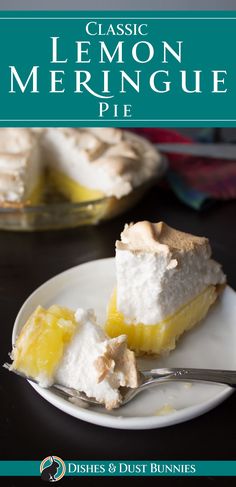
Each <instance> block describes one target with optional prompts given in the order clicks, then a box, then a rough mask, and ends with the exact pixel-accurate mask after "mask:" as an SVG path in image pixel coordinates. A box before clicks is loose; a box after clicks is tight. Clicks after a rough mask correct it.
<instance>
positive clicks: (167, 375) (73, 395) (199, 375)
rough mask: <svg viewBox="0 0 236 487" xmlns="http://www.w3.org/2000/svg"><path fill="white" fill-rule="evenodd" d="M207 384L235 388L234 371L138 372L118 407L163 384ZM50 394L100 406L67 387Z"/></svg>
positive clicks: (55, 388)
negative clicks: (135, 383) (138, 374)
mask: <svg viewBox="0 0 236 487" xmlns="http://www.w3.org/2000/svg"><path fill="white" fill-rule="evenodd" d="M3 367H4V368H5V369H7V370H9V371H10V372H14V373H15V374H17V375H19V376H20V377H23V378H24V379H27V380H29V381H31V382H34V383H36V384H38V385H39V383H38V382H37V381H36V380H35V379H34V378H33V377H29V376H26V375H25V374H23V373H22V372H19V371H18V370H14V369H11V365H10V364H8V363H5V364H3ZM173 381H174V382H179V381H183V382H209V383H219V384H223V385H228V386H230V387H232V388H236V371H234V370H220V369H192V368H176V367H171V368H162V369H152V370H144V371H142V372H140V384H139V386H138V387H136V388H134V389H131V388H127V387H122V388H120V391H121V395H122V401H121V403H120V406H124V405H125V404H127V403H128V402H130V401H131V400H132V399H133V398H134V397H135V396H136V395H137V394H139V393H140V392H142V391H144V390H146V389H149V388H151V387H155V386H156V385H158V384H162V383H163V382H173ZM47 389H48V390H49V391H51V392H55V393H56V394H59V395H60V396H61V397H63V398H64V399H67V400H71V399H75V400H76V399H78V400H82V401H85V402H86V403H87V404H93V405H94V404H95V405H96V406H102V405H101V404H100V403H99V402H98V401H97V400H96V399H94V398H90V397H87V396H86V394H85V393H84V392H80V391H77V390H76V389H72V388H69V387H65V386H63V385H61V384H53V385H52V386H50V387H48V388H47Z"/></svg>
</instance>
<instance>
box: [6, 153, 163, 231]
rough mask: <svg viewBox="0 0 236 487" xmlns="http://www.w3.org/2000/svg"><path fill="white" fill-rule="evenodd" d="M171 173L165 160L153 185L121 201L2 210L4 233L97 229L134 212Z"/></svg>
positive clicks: (55, 203)
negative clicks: (78, 227)
mask: <svg viewBox="0 0 236 487" xmlns="http://www.w3.org/2000/svg"><path fill="white" fill-rule="evenodd" d="M166 169H167V160H166V158H165V157H162V159H161V164H160V166H159V168H158V172H157V174H155V175H154V176H153V177H152V178H151V179H150V180H149V181H146V182H145V183H144V184H142V185H140V186H138V187H137V188H135V189H134V190H133V191H132V192H131V193H129V194H128V195H126V196H123V197H122V198H120V199H118V198H116V197H114V196H112V197H107V196H105V197H102V198H98V199H96V200H92V201H83V202H79V203H72V202H70V201H65V200H58V201H53V199H52V201H50V198H49V199H48V202H45V203H43V204H40V205H35V206H29V205H27V206H22V207H13V206H10V207H7V206H6V207H2V208H0V229H2V230H16V231H19V230H20V231H34V230H53V229H62V228H72V227H77V226H81V225H94V224H98V223H99V222H101V221H104V220H108V219H111V218H113V217H115V216H117V215H120V214H122V213H124V212H125V211H127V210H128V209H130V208H132V207H133V206H134V205H136V203H138V202H139V201H140V200H141V199H142V197H143V196H144V195H145V193H146V192H147V191H148V190H149V189H150V188H151V187H152V186H154V185H155V184H156V183H157V181H158V180H159V179H161V178H162V176H163V175H164V173H165V172H166Z"/></svg>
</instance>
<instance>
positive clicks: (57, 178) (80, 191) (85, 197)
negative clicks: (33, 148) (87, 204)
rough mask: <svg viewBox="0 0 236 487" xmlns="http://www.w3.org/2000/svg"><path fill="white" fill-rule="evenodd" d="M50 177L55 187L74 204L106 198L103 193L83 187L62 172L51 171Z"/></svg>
mask: <svg viewBox="0 0 236 487" xmlns="http://www.w3.org/2000/svg"><path fill="white" fill-rule="evenodd" d="M49 177H50V180H51V182H52V184H53V186H54V187H55V188H56V189H57V190H58V191H59V192H60V193H61V194H63V195H64V196H65V197H66V198H68V199H69V200H70V201H72V202H73V203H76V202H78V203H79V202H83V201H93V200H97V199H99V198H103V197H104V196H105V195H104V193H103V192H102V191H100V190H97V189H91V188H88V187H87V186H82V185H81V184H80V183H78V182H77V181H75V180H73V179H71V178H70V177H68V176H66V175H65V174H63V173H62V172H60V171H57V170H50V172H49Z"/></svg>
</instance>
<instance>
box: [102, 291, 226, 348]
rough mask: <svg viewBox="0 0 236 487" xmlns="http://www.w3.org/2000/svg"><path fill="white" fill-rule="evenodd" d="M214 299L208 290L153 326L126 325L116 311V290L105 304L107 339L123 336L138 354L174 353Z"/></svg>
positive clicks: (121, 315)
mask: <svg viewBox="0 0 236 487" xmlns="http://www.w3.org/2000/svg"><path fill="white" fill-rule="evenodd" d="M216 297H217V291H216V287H215V286H213V285H211V286H209V287H207V288H206V289H205V290H204V291H203V292H201V293H200V294H199V295H198V296H196V297H195V298H194V299H192V300H191V301H189V302H188V303H187V304H185V305H184V306H182V307H181V308H179V309H178V310H177V311H176V312H175V313H174V314H172V315H170V316H168V317H167V318H165V319H164V320H163V321H161V322H159V323H157V324H154V325H145V324H143V323H138V324H132V323H131V324H129V323H127V322H126V321H125V318H124V315H123V314H122V313H120V312H119V311H118V310H117V306H116V291H114V293H113V295H112V297H111V300H110V303H109V305H108V315H107V321H106V325H105V331H106V333H107V334H108V335H109V336H110V337H112V338H113V337H116V336H118V335H121V334H126V335H127V337H128V346H129V348H131V349H132V350H134V351H135V352H136V353H137V354H138V353H150V354H152V353H153V354H160V353H163V352H167V351H170V350H173V349H174V348H175V344H176V340H177V339H178V338H179V336H180V335H182V333H183V332H184V331H186V330H189V329H190V328H192V327H193V326H194V325H195V324H196V323H198V322H199V321H200V320H202V319H203V318H204V317H205V316H206V314H207V312H208V310H209V308H210V306H211V305H212V304H213V303H214V301H215V300H216Z"/></svg>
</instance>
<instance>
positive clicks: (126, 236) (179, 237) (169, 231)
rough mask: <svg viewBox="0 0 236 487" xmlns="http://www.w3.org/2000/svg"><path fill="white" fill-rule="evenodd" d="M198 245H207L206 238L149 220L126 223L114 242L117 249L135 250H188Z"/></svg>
mask: <svg viewBox="0 0 236 487" xmlns="http://www.w3.org/2000/svg"><path fill="white" fill-rule="evenodd" d="M199 245H200V246H205V247H209V242H208V239H207V238H205V237H198V236H195V235H191V234H189V233H185V232H181V231H179V230H175V229H174V228H171V227H169V226H168V225H167V224H166V223H164V222H158V223H151V222H149V221H141V222H138V223H131V224H130V225H128V224H126V225H125V228H124V230H123V232H122V233H121V241H119V240H118V241H117V242H116V248H117V249H123V250H124V249H126V250H133V251H136V252H138V251H145V252H159V251H160V250H162V251H164V252H168V251H171V252H174V251H176V250H181V251H188V250H193V249H194V248H195V247H196V246H199Z"/></svg>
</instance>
